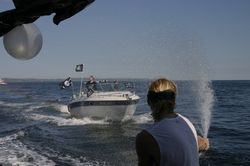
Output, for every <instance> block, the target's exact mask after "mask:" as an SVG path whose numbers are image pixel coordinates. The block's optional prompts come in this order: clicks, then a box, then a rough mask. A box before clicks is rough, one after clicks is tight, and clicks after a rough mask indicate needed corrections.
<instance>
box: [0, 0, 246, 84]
mask: <svg viewBox="0 0 250 166" xmlns="http://www.w3.org/2000/svg"><path fill="white" fill-rule="evenodd" d="M12 8H14V6H13V4H12V1H11V0H0V11H1V12H2V11H5V10H8V9H12ZM52 19H53V14H52V15H50V16H43V17H40V18H39V19H38V20H37V21H36V22H34V24H35V25H36V26H37V27H38V28H39V30H40V32H41V34H42V36H43V45H42V49H41V51H40V52H39V54H38V55H37V56H36V57H34V58H33V59H30V60H27V61H24V60H17V59H14V58H13V57H11V56H10V55H9V54H8V53H7V52H6V50H5V48H4V45H3V42H2V41H1V42H0V78H43V79H44V78H45V79H53V78H66V77H68V76H71V77H82V76H83V77H88V76H89V75H95V76H96V77H97V78H156V77H167V78H169V79H175V80H184V79H197V78H198V79H199V78H202V77H207V78H208V79H210V80H249V79H250V65H249V64H250V63H249V62H250V21H249V20H250V1H249V0H209V1H208V0H188V1H187V0H157V1H156V0H126V1H124V0H96V1H95V2H94V3H92V4H91V5H90V6H88V7H87V8H86V9H84V10H83V11H81V12H79V13H77V14H76V15H74V16H73V17H71V18H69V19H67V20H65V21H63V22H61V23H60V24H59V25H58V26H57V25H55V24H54V23H53V21H52ZM2 39H3V37H1V39H0V40H2ZM81 63H82V64H84V72H82V73H79V72H75V71H74V69H75V65H77V64H81Z"/></svg>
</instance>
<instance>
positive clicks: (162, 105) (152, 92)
mask: <svg viewBox="0 0 250 166" xmlns="http://www.w3.org/2000/svg"><path fill="white" fill-rule="evenodd" d="M176 92H177V87H176V85H175V83H174V82H173V81H171V80H167V79H165V78H161V79H158V80H156V81H154V82H153V83H152V84H151V85H150V86H149V90H148V95H147V102H148V105H149V106H150V108H151V110H152V116H153V119H154V124H153V125H152V126H151V127H149V128H147V129H145V130H142V131H141V132H140V133H138V134H137V136H136V152H137V156H138V165H139V166H151V165H156V166H199V151H206V150H208V148H209V141H208V139H207V138H202V137H201V136H197V133H196V130H195V128H194V126H193V124H192V123H191V122H190V121H189V120H188V119H187V118H186V117H184V116H182V115H181V114H178V113H175V112H174V108H175V104H176V103H175V100H176Z"/></svg>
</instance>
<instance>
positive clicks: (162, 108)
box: [147, 78, 177, 121]
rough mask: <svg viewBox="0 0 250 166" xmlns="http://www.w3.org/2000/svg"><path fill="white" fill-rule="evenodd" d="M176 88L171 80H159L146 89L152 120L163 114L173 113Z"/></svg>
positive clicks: (159, 117)
mask: <svg viewBox="0 0 250 166" xmlns="http://www.w3.org/2000/svg"><path fill="white" fill-rule="evenodd" d="M176 92H177V87H176V85H175V83H174V82H173V81H171V80H167V79H165V78H161V79H158V80H155V81H154V82H152V83H151V84H150V86H149V89H148V95H147V102H148V105H149V106H150V107H151V110H152V116H153V118H154V120H156V121H157V120H159V119H161V117H162V116H163V115H164V114H168V113H173V111H174V108H175V98H176Z"/></svg>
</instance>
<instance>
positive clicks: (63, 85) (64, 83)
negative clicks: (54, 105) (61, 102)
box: [59, 77, 72, 89]
mask: <svg viewBox="0 0 250 166" xmlns="http://www.w3.org/2000/svg"><path fill="white" fill-rule="evenodd" d="M71 85H72V81H71V78H70V77H68V78H67V79H66V80H64V81H63V82H61V83H60V84H59V86H60V88H61V89H65V88H67V87H69V86H71Z"/></svg>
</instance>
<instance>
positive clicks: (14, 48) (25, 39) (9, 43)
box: [3, 23, 43, 60]
mask: <svg viewBox="0 0 250 166" xmlns="http://www.w3.org/2000/svg"><path fill="white" fill-rule="evenodd" d="M3 44H4V47H5V49H6V51H7V52H8V54H10V55H11V56H12V57H14V58H16V59H19V60H29V59H32V58H34V57H35V56H36V55H37V54H38V53H39V52H40V50H41V48H42V44H43V38H42V34H41V32H40V30H39V29H38V28H37V26H36V25H35V24H34V23H31V24H23V25H20V26H17V27H15V28H14V29H12V30H11V31H10V32H8V33H7V34H5V35H4V36H3Z"/></svg>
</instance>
